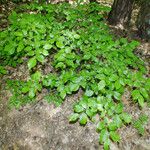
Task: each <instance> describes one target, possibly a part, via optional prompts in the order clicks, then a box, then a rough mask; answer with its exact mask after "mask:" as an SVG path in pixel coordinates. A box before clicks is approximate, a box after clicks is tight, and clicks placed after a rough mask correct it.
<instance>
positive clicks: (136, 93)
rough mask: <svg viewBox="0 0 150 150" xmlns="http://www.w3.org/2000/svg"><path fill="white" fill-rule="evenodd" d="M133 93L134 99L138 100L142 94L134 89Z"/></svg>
mask: <svg viewBox="0 0 150 150" xmlns="http://www.w3.org/2000/svg"><path fill="white" fill-rule="evenodd" d="M131 95H132V97H133V99H134V100H137V99H138V98H139V97H140V96H141V94H140V91H139V90H133V91H132V92H131Z"/></svg>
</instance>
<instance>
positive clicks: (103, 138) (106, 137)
mask: <svg viewBox="0 0 150 150" xmlns="http://www.w3.org/2000/svg"><path fill="white" fill-rule="evenodd" d="M108 140H109V133H108V131H107V129H103V130H102V131H101V132H100V136H99V142H100V143H101V144H103V143H105V141H108Z"/></svg>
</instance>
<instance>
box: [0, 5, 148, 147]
mask: <svg viewBox="0 0 150 150" xmlns="http://www.w3.org/2000/svg"><path fill="white" fill-rule="evenodd" d="M20 9H21V10H22V11H23V10H24V11H25V12H24V13H16V12H12V14H11V15H10V16H9V21H10V26H9V27H8V28H7V29H6V30H4V31H2V32H0V59H2V60H3V62H2V63H3V65H12V66H16V65H17V64H19V63H22V62H23V58H26V60H27V62H25V63H26V65H27V66H28V69H29V71H30V78H29V79H28V80H27V81H24V82H21V85H20V84H19V85H18V84H17V85H16V86H15V87H13V86H12V89H15V90H13V91H14V93H13V97H12V98H11V104H12V105H14V106H16V107H19V106H20V105H22V104H25V103H26V102H28V101H29V100H30V101H31V100H32V99H35V98H36V95H37V94H38V93H39V92H41V90H42V88H46V89H47V90H48V91H49V94H48V95H47V96H46V97H45V99H46V100H47V101H48V102H54V103H55V105H57V106H59V105H60V104H61V103H62V102H63V100H65V98H66V96H67V95H72V94H74V93H77V92H78V91H79V89H82V91H83V95H82V98H81V99H80V100H79V101H78V102H77V103H76V104H75V105H74V107H73V109H74V113H73V114H72V115H71V116H70V117H69V121H70V122H76V121H79V123H80V124H81V125H86V124H87V123H88V122H89V121H93V122H94V120H95V119H94V117H95V115H98V117H99V122H98V124H97V129H96V130H97V132H99V133H100V137H99V141H100V143H101V144H103V145H104V149H109V145H110V141H111V140H112V141H114V142H119V141H120V139H121V138H120V136H119V135H118V133H117V129H118V128H120V127H122V126H123V125H124V124H126V125H127V124H129V123H130V122H131V120H132V117H131V116H130V115H129V114H128V113H126V112H124V106H123V104H122V101H121V97H122V94H123V93H124V90H125V88H126V87H130V89H131V95H132V98H133V100H134V101H135V102H137V103H138V104H139V106H141V107H143V106H144V103H145V102H146V101H147V100H148V99H149V94H148V93H149V89H150V80H149V79H148V78H146V77H145V76H144V75H145V74H146V73H147V71H146V69H145V67H144V62H143V61H142V60H141V59H140V58H138V57H137V56H136V55H134V49H135V48H136V47H137V46H138V45H139V43H138V42H137V41H131V42H128V41H127V40H126V39H125V38H121V39H117V40H114V39H113V36H112V35H111V34H110V33H109V28H108V26H107V24H106V22H105V19H104V15H105V13H106V12H108V11H109V10H110V8H108V7H104V6H100V5H99V4H96V3H92V4H85V5H77V6H74V5H70V4H67V3H62V4H57V5H56V4H54V5H52V4H50V5H40V6H39V5H38V4H31V5H25V6H22V8H20ZM26 9H28V11H27V12H30V10H32V13H31V14H29V13H27V12H26ZM49 58H52V62H51V64H52V70H53V71H52V72H51V73H49V74H43V73H42V72H40V71H38V69H37V68H38V66H39V65H40V66H42V67H44V65H45V64H46V63H47V60H48V59H49ZM17 86H18V87H19V88H18V89H17ZM10 87H11V86H10ZM18 90H19V92H18ZM15 93H18V95H17V96H19V99H18V98H17V96H15V95H16V94H15ZM24 99H25V100H24Z"/></svg>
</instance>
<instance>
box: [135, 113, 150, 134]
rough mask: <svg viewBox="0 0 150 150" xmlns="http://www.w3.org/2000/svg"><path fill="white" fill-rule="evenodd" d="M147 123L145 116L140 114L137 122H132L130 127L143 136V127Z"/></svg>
mask: <svg viewBox="0 0 150 150" xmlns="http://www.w3.org/2000/svg"><path fill="white" fill-rule="evenodd" d="M147 122H148V116H147V115H145V114H141V115H140V116H139V118H138V119H137V120H133V122H132V125H133V127H134V128H135V129H137V131H138V133H139V134H140V135H144V133H145V128H144V127H145V125H146V124H147Z"/></svg>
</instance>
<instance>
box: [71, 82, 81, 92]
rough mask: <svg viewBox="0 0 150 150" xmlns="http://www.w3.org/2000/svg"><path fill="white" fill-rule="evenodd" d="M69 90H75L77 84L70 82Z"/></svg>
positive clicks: (77, 87)
mask: <svg viewBox="0 0 150 150" xmlns="http://www.w3.org/2000/svg"><path fill="white" fill-rule="evenodd" d="M69 87H70V91H74V92H75V91H77V90H78V89H79V84H75V83H71V84H70V86H69Z"/></svg>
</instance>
